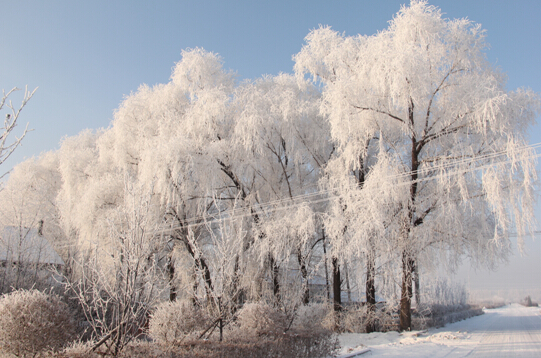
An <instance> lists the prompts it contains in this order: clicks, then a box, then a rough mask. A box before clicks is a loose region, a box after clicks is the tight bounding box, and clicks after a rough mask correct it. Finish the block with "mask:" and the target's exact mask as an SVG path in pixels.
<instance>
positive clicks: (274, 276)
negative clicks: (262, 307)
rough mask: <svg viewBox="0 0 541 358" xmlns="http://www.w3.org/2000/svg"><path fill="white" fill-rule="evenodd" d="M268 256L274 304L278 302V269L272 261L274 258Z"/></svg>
mask: <svg viewBox="0 0 541 358" xmlns="http://www.w3.org/2000/svg"><path fill="white" fill-rule="evenodd" d="M269 256H270V260H269V261H270V269H271V275H272V292H273V294H274V299H275V300H276V303H278V302H280V281H279V280H278V274H279V270H280V268H279V267H278V265H277V264H276V261H275V260H274V257H273V256H272V255H271V254H269Z"/></svg>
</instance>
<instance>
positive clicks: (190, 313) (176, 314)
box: [149, 300, 208, 344]
mask: <svg viewBox="0 0 541 358" xmlns="http://www.w3.org/2000/svg"><path fill="white" fill-rule="evenodd" d="M207 324H208V318H207V314H206V312H204V310H202V309H200V308H198V307H196V306H194V304H193V303H192V302H190V301H187V300H177V301H173V302H163V303H161V304H160V305H158V307H157V308H156V310H155V311H154V313H153V314H152V315H151V317H150V322H149V334H150V337H152V339H154V340H155V341H157V342H160V343H162V344H176V343H179V342H180V341H182V340H183V339H184V338H185V337H186V336H188V335H189V334H190V333H193V332H195V331H199V330H203V329H205V326H206V325H207Z"/></svg>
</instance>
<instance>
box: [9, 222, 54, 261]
mask: <svg viewBox="0 0 541 358" xmlns="http://www.w3.org/2000/svg"><path fill="white" fill-rule="evenodd" d="M0 261H13V262H19V261H22V262H38V263H43V264H60V265H63V264H64V260H62V258H61V257H60V256H59V255H58V253H57V252H56V251H55V250H54V249H53V247H52V246H51V244H50V243H49V241H47V239H46V238H45V237H44V236H42V235H38V230H37V229H34V228H24V227H23V228H21V227H15V226H6V227H4V229H3V230H2V233H1V235H0Z"/></svg>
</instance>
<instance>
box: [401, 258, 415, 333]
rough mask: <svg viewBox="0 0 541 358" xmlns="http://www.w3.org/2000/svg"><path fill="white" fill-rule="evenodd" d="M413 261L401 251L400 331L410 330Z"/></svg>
mask: <svg viewBox="0 0 541 358" xmlns="http://www.w3.org/2000/svg"><path fill="white" fill-rule="evenodd" d="M414 265H415V262H414V261H413V259H412V258H411V257H410V256H409V255H408V254H407V253H406V252H403V253H402V295H401V297H400V331H410V330H411V298H412V296H413V284H412V276H413V275H412V273H413V266H414Z"/></svg>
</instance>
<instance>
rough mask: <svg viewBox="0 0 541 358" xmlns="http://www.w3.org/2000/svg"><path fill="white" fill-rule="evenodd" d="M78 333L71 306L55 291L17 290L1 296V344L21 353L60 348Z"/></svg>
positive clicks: (23, 354) (34, 353) (8, 349)
mask: <svg viewBox="0 0 541 358" xmlns="http://www.w3.org/2000/svg"><path fill="white" fill-rule="evenodd" d="M74 336H75V322H74V320H73V318H72V315H71V314H70V310H69V308H68V306H67V305H66V304H65V303H64V302H62V301H61V300H60V298H59V297H58V296H56V295H48V294H46V293H43V292H40V291H38V290H30V291H27V290H18V291H14V292H11V293H9V294H6V295H4V296H2V298H0V345H1V346H2V349H3V350H4V351H5V352H8V353H11V354H14V355H16V356H18V357H24V356H27V355H29V356H35V355H36V354H38V353H39V352H41V351H43V350H46V349H52V350H58V349H60V348H61V347H62V346H64V345H66V344H67V343H68V342H70V341H71V340H72V339H73V338H74Z"/></svg>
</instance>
